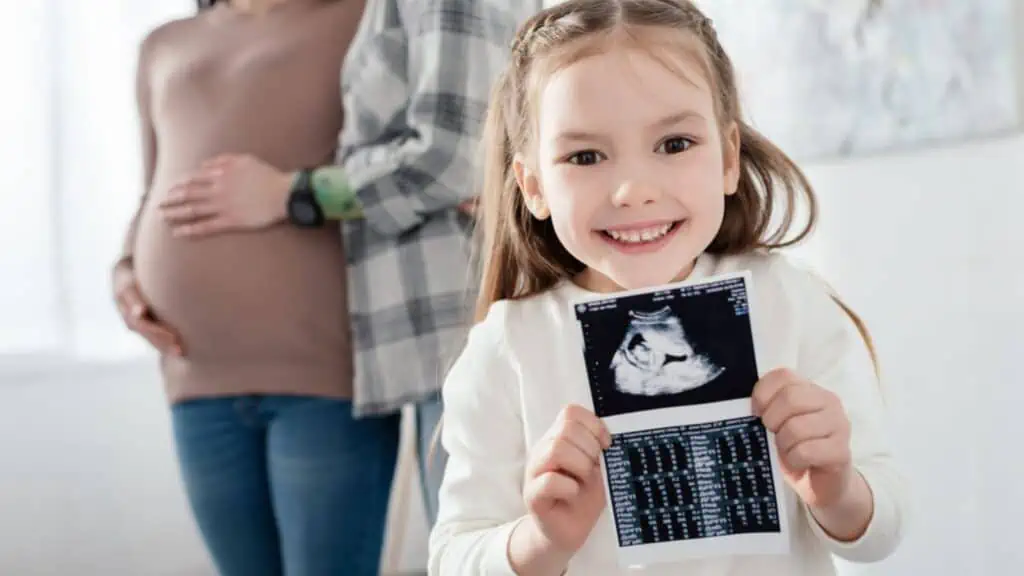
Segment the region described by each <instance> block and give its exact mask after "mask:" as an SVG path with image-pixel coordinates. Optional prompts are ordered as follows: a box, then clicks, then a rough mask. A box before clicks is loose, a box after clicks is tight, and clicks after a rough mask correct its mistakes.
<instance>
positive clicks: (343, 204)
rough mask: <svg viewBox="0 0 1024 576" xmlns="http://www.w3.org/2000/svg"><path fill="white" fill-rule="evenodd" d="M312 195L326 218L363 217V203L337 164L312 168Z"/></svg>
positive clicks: (347, 218)
mask: <svg viewBox="0 0 1024 576" xmlns="http://www.w3.org/2000/svg"><path fill="white" fill-rule="evenodd" d="M310 180H311V182H310V184H311V186H312V188H313V196H314V197H315V198H316V203H317V204H319V205H320V209H321V210H322V211H323V213H324V217H325V218H327V219H328V220H355V219H359V218H362V217H363V203H362V202H361V201H360V200H359V196H358V195H357V194H356V191H355V189H354V188H353V187H352V186H351V185H350V184H349V182H348V178H347V177H346V176H345V173H344V171H342V170H341V168H340V167H338V166H326V167H322V168H318V169H315V170H313V173H312V174H311V177H310Z"/></svg>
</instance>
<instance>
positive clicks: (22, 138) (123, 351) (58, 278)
mask: <svg viewBox="0 0 1024 576" xmlns="http://www.w3.org/2000/svg"><path fill="white" fill-rule="evenodd" d="M191 10H194V3H193V2H190V1H189V0H159V1H152V0H150V1H147V2H139V1H137V0H90V1H89V2H83V1H81V0H37V1H34V2H5V3H4V6H3V9H2V10H0V69H2V70H4V89H3V90H0V127H2V130H3V137H2V138H0V175H2V177H3V178H4V183H3V192H2V193H0V243H2V246H3V248H2V249H0V275H2V281H0V358H4V357H9V356H23V355H29V356H44V357H51V356H52V357H64V356H67V357H75V358H84V359H112V358H123V357H125V356H133V355H137V354H139V353H141V352H142V351H143V350H144V349H145V348H144V347H143V346H142V344H141V341H140V340H139V339H138V338H135V337H134V336H132V335H130V334H128V333H126V331H125V330H123V329H122V328H121V325H120V321H119V319H118V317H117V315H116V312H115V310H114V308H113V306H112V304H111V295H110V282H109V270H110V263H111V262H112V261H113V259H114V258H115V257H116V254H117V251H118V249H119V245H120V241H121V236H122V234H123V232H124V230H125V227H126V225H127V222H128V219H129V217H130V215H131V214H132V211H133V210H134V208H135V206H136V203H137V199H138V197H139V195H140V194H141V192H142V190H141V182H142V176H141V158H140V151H139V138H138V130H137V123H136V116H135V100H134V74H135V63H136V55H137V48H138V44H139V42H140V41H141V39H142V38H143V36H144V34H145V33H146V32H147V31H148V30H149V29H151V28H152V27H153V26H155V25H157V24H158V23H160V22H164V21H166V20H168V19H170V18H174V17H178V16H182V15H185V14H187V13H188V12H190V11H191Z"/></svg>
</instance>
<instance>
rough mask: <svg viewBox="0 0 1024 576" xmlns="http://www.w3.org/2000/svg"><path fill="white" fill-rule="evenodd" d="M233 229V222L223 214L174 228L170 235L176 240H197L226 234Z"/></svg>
mask: <svg viewBox="0 0 1024 576" xmlns="http://www.w3.org/2000/svg"><path fill="white" fill-rule="evenodd" d="M233 228H234V222H232V221H231V220H230V219H229V218H227V217H226V216H224V215H223V214H220V215H217V216H212V217H209V218H204V219H202V220H195V221H192V222H187V223H184V224H180V225H178V226H175V227H174V228H173V230H172V232H171V233H172V234H173V235H174V236H175V237H178V238H198V237H201V236H210V235H212V234H219V233H221V232H227V231H228V230H231V229H233Z"/></svg>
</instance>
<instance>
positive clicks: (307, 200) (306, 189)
mask: <svg viewBox="0 0 1024 576" xmlns="http://www.w3.org/2000/svg"><path fill="white" fill-rule="evenodd" d="M312 176H313V171H312V170H308V169H307V170H300V171H299V174H298V177H297V178H296V179H295V184H294V185H292V191H291V194H289V195H288V219H289V220H290V221H291V223H292V224H294V225H296V226H298V227H300V228H319V227H320V226H323V225H324V211H323V209H322V208H321V207H320V204H319V203H318V202H317V201H316V196H315V195H314V194H313V185H312V181H313V177H312Z"/></svg>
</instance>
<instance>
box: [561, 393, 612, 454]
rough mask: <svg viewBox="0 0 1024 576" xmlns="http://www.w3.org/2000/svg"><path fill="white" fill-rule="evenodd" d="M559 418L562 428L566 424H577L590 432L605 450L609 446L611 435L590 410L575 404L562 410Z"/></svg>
mask: <svg viewBox="0 0 1024 576" xmlns="http://www.w3.org/2000/svg"><path fill="white" fill-rule="evenodd" d="M560 417H561V420H562V422H563V426H564V423H567V422H578V423H580V424H582V425H583V426H585V427H586V428H587V429H588V430H590V432H591V433H592V434H593V435H594V437H595V438H597V439H598V441H599V442H600V444H601V446H603V447H605V448H607V447H608V446H609V445H610V444H611V434H610V433H609V432H608V427H607V426H605V423H604V422H603V421H602V420H601V419H600V418H598V417H597V415H596V414H594V413H593V412H591V411H590V410H587V409H586V408H584V407H582V406H579V405H576V404H570V405H569V406H566V407H565V408H564V409H562V413H561V415H560Z"/></svg>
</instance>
